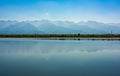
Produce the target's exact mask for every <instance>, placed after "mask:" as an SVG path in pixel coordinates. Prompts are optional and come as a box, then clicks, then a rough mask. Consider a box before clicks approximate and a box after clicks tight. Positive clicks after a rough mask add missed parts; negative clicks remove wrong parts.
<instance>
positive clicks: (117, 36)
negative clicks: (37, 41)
mask: <svg viewBox="0 0 120 76" xmlns="http://www.w3.org/2000/svg"><path fill="white" fill-rule="evenodd" d="M0 38H120V34H1V35H0Z"/></svg>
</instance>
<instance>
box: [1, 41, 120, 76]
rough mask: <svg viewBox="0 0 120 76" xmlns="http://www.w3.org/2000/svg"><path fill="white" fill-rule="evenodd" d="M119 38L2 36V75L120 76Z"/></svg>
mask: <svg viewBox="0 0 120 76" xmlns="http://www.w3.org/2000/svg"><path fill="white" fill-rule="evenodd" d="M119 58H120V41H101V40H98V41H97V40H95V41H91V40H80V41H77V40H39V39H37V40H35V39H0V67H1V68H0V76H51V75H52V76H120V59H119Z"/></svg>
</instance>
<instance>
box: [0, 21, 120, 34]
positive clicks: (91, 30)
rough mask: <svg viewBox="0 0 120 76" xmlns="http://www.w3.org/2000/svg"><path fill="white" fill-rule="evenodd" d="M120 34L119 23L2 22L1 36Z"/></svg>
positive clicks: (0, 25) (0, 24) (0, 26)
mask: <svg viewBox="0 0 120 76" xmlns="http://www.w3.org/2000/svg"><path fill="white" fill-rule="evenodd" d="M111 32H112V33H113V34H120V25H119V23H112V24H105V23H100V22H96V21H87V22H78V23H74V22H69V21H49V20H40V21H22V22H18V21H3V20H1V21H0V34H75V33H80V34H108V33H111Z"/></svg>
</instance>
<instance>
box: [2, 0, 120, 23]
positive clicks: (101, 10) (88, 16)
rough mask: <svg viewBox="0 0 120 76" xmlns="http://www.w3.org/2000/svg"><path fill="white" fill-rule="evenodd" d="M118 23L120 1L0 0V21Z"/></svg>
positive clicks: (119, 21)
mask: <svg viewBox="0 0 120 76" xmlns="http://www.w3.org/2000/svg"><path fill="white" fill-rule="evenodd" d="M41 19H48V20H53V21H56V20H60V21H75V22H79V21H89V20H92V21H93V20H94V21H98V22H105V23H120V0H0V20H19V21H24V20H41Z"/></svg>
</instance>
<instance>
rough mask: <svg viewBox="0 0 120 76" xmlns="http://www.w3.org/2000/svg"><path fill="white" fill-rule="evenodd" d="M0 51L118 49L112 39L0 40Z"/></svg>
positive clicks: (52, 51)
mask: <svg viewBox="0 0 120 76" xmlns="http://www.w3.org/2000/svg"><path fill="white" fill-rule="evenodd" d="M0 46H1V47H0V49H1V50H0V53H1V54H5V53H13V54H50V53H70V52H71V53H73V52H76V51H77V52H79V53H80V52H96V51H102V50H104V49H108V50H109V49H120V48H119V45H118V44H115V42H114V41H85V40H83V41H69V40H68V41H57V40H56V41H55V40H54V41H52V40H43V41H42V40H31V41H29V40H28V41H26V40H23V41H17V40H16V41H0Z"/></svg>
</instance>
